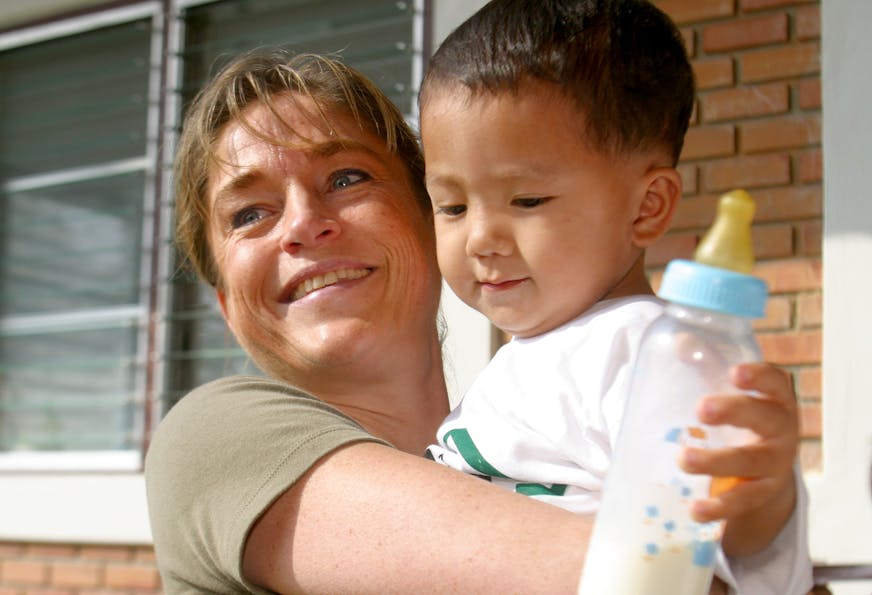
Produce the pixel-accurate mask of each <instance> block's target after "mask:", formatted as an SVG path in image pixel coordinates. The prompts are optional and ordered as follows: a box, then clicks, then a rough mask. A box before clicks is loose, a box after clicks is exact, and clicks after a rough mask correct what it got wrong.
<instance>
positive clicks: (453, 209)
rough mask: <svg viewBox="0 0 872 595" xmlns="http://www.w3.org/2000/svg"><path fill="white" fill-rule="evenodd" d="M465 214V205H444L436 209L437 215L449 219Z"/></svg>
mask: <svg viewBox="0 0 872 595" xmlns="http://www.w3.org/2000/svg"><path fill="white" fill-rule="evenodd" d="M465 212H466V205H446V206H442V207H436V214H437V215H448V216H449V217H456V216H458V215H462V214H464V213H465Z"/></svg>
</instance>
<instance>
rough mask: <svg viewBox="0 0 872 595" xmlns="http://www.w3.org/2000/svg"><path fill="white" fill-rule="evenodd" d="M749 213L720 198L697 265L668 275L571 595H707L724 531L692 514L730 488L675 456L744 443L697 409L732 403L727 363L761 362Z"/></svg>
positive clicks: (685, 264) (762, 287) (678, 264)
mask: <svg viewBox="0 0 872 595" xmlns="http://www.w3.org/2000/svg"><path fill="white" fill-rule="evenodd" d="M753 214H754V202H753V200H752V199H751V197H750V196H749V195H748V194H747V193H746V192H744V191H733V192H730V193H728V194H726V195H724V196H722V197H721V199H720V202H719V205H718V214H717V217H716V220H715V222H714V224H713V225H712V227H711V228H710V230H709V231H708V233H707V234H706V236H705V237H704V238H703V240H702V242H701V243H700V245H699V248H698V249H697V252H696V253H695V255H694V258H695V261H693V262H691V261H687V260H674V261H672V262H670V263H669V265H668V267H667V268H666V271H665V273H664V275H663V281H662V283H661V287H660V291H659V294H658V295H659V297H661V298H662V299H663V300H665V301H666V304H665V309H664V312H663V313H662V314H661V315H660V316H659V317H658V318H657V319H655V320H654V322H652V323H651V325H650V326H649V328H648V329H647V330H646V331H645V333H644V335H643V337H642V341H641V344H640V346H639V352H638V355H637V358H636V362H635V365H634V368H633V374H632V378H631V381H630V393H629V397H628V400H627V404H626V410H625V413H624V418H623V421H622V424H621V429H620V432H619V436H618V440H617V444H616V447H615V452H614V456H613V459H612V465H611V468H610V469H609V474H608V478H607V479H606V483H605V488H604V491H603V499H602V503H601V506H600V509H599V512H598V514H597V517H596V523H595V525H594V530H593V535H592V537H591V542H590V544H589V548H588V553H587V559H586V562H585V567H584V573H583V575H582V579H581V584H580V587H579V594H580V595H639V594H641V593H644V594H646V595H702V594H705V593H708V589H709V586H710V583H711V580H712V574H713V571H714V563H715V555H716V552H717V549H718V544H719V542H720V537H721V533H722V527H723V523H722V522H711V523H698V522H695V521H694V520H693V519H692V518H691V515H690V508H689V505H690V503H691V501H693V500H695V499H698V498H705V497H708V496H709V495H710V494H711V495H717V494H718V493H720V492H722V491H725V490H726V489H728V488H729V487H730V486H732V485H733V484H734V483H735V482H736V481H738V480H737V479H733V478H715V479H714V480H712V478H711V477H708V476H703V475H690V474H687V473H684V472H683V471H682V470H681V469H680V468H679V467H678V464H677V458H678V455H679V451H680V449H681V448H682V446H684V445H690V446H697V447H713V448H717V447H720V446H727V445H734V444H738V443H741V442H742V441H744V439H745V436H744V433H743V431H742V430H740V429H738V428H731V427H728V426H706V425H704V424H702V423H700V422H699V420H698V419H697V416H696V404H697V401H698V400H699V399H700V397H702V396H705V395H712V394H735V393H736V391H737V389H736V388H735V387H734V386H733V385H732V384H731V383H730V382H729V380H728V377H727V374H728V370H729V368H730V366H732V365H733V364H737V363H740V362H749V361H758V360H759V359H760V353H759V348H758V346H757V342H756V340H755V339H754V335H753V332H752V329H751V320H752V319H754V318H759V317H761V316H763V311H764V308H765V305H766V297H767V290H766V284H765V283H764V282H763V281H762V280H760V279H758V278H756V277H752V276H750V275H748V274H747V273H748V272H750V270H751V268H752V267H753V264H754V257H753V250H752V246H751V233H750V222H751V219H752V217H753Z"/></svg>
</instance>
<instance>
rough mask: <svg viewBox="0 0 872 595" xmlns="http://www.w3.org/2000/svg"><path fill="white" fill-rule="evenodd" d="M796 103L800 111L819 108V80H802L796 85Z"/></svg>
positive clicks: (817, 78) (818, 78)
mask: <svg viewBox="0 0 872 595" xmlns="http://www.w3.org/2000/svg"><path fill="white" fill-rule="evenodd" d="M796 102H797V104H798V105H799V107H800V108H801V109H805V110H812V109H818V110H819V109H820V108H821V79H820V77H816V78H813V79H803V80H801V81H799V82H798V83H796Z"/></svg>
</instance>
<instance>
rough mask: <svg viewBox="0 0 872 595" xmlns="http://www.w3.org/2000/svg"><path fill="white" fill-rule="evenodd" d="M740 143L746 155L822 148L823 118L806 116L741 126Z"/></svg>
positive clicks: (814, 115)
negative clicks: (812, 146)
mask: <svg viewBox="0 0 872 595" xmlns="http://www.w3.org/2000/svg"><path fill="white" fill-rule="evenodd" d="M739 142H740V146H741V151H742V152H743V153H759V152H761V151H773V150H778V149H793V148H799V147H805V146H808V145H816V144H820V142H821V118H820V115H818V114H804V115H796V116H794V115H790V116H783V117H779V118H773V119H769V120H755V121H753V122H746V123H743V124H741V125H740V126H739Z"/></svg>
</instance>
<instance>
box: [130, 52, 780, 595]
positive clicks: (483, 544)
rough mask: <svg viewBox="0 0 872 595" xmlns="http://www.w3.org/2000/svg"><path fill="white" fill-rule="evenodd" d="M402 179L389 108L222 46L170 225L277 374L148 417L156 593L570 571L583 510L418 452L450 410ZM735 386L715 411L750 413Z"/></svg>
mask: <svg viewBox="0 0 872 595" xmlns="http://www.w3.org/2000/svg"><path fill="white" fill-rule="evenodd" d="M422 179H423V163H422V160H421V155H420V152H419V150H418V146H417V143H416V140H415V138H414V136H413V134H412V133H411V131H410V130H409V129H408V128H407V127H406V125H405V124H404V122H403V119H402V116H401V114H399V112H398V111H397V110H396V108H394V107H393V106H392V105H391V104H390V102H389V101H388V100H387V99H386V98H384V97H383V95H382V94H381V93H380V92H379V91H378V90H377V89H375V88H374V87H373V86H372V84H371V83H370V82H369V81H367V80H366V79H365V78H364V77H362V76H361V75H359V74H357V73H355V72H354V71H351V70H350V69H348V68H346V67H344V66H342V65H341V64H338V63H336V62H333V61H331V60H328V59H324V58H319V57H316V56H301V57H298V58H293V59H291V58H288V57H287V56H286V55H283V54H266V55H264V54H256V55H251V56H248V57H245V58H242V59H240V60H237V61H236V62H234V63H233V64H232V65H230V66H229V67H228V68H227V69H225V71H223V72H222V73H221V74H220V75H219V76H218V77H217V78H216V79H215V80H214V81H213V82H212V83H211V84H210V85H209V86H208V87H207V88H206V89H205V90H204V92H203V93H202V94H201V95H200V96H199V97H198V99H197V101H196V102H195V104H194V105H193V106H192V108H191V109H190V111H189V115H188V117H187V122H186V126H185V130H184V132H183V134H182V138H181V142H180V147H179V153H178V157H177V171H176V180H177V213H178V239H179V242H180V245H181V246H182V248H183V250H184V251H185V253H186V254H187V255H188V256H189V258H190V260H191V261H192V263H193V264H194V265H195V267H196V268H197V270H198V272H199V273H200V275H201V276H202V277H203V278H204V279H205V280H206V281H207V282H209V283H210V284H211V285H213V286H214V287H215V291H216V294H217V296H218V300H219V303H220V305H221V308H222V312H223V313H224V317H225V319H226V320H227V323H228V325H229V326H230V328H231V330H232V331H233V333H234V335H235V336H236V337H237V339H238V340H239V341H240V343H241V344H242V345H243V346H244V347H245V349H246V350H247V351H248V352H249V354H250V355H251V356H252V358H253V359H254V361H255V362H256V363H257V364H258V365H259V366H260V367H261V368H262V369H263V370H264V371H266V372H267V373H268V374H269V376H270V377H271V378H273V379H275V380H265V379H257V378H230V379H224V380H220V381H217V382H216V383H212V384H209V385H206V386H204V387H201V388H200V389H197V390H195V391H193V392H192V393H191V394H190V395H188V396H187V397H185V399H183V400H182V401H181V402H180V403H179V404H178V405H176V407H175V408H174V409H173V410H172V411H171V412H170V413H169V414H168V415H167V417H166V418H165V419H164V421H163V422H162V424H161V427H160V428H159V430H158V432H157V434H156V436H155V438H154V440H153V442H152V446H151V449H150V451H149V453H148V459H147V463H146V480H147V487H148V497H149V510H150V514H151V518H152V528H153V533H154V538H155V545H156V551H157V555H158V562H159V565H160V567H161V572H162V576H163V578H164V583H165V585H164V586H165V588H166V590H167V592H168V593H182V592H203V591H212V592H234V591H236V592H238V591H251V592H258V593H262V592H270V591H277V592H324V593H344V592H398V593H416V592H446V591H454V592H475V593H486V592H494V593H504V592H542V593H559V592H574V590H575V586H576V584H577V581H578V576H579V573H580V570H581V566H582V560H583V555H584V550H585V544H586V543H587V537H588V533H589V530H590V526H591V520H590V519H588V518H584V517H580V516H576V515H572V514H569V513H567V512H565V511H563V510H560V509H558V508H556V507H551V506H548V505H545V504H542V503H539V502H536V501H534V500H532V499H527V498H524V497H521V496H517V495H515V494H512V493H509V492H507V491H503V490H500V489H497V488H494V487H492V486H490V485H489V484H488V483H486V482H483V481H480V480H478V479H475V478H471V477H468V476H464V475H462V474H459V473H456V472H454V471H452V470H450V469H447V468H444V467H442V466H439V465H434V464H432V463H430V462H428V461H426V460H425V459H423V458H421V457H420V456H418V455H419V454H420V453H422V452H423V450H424V448H425V446H426V445H428V444H429V443H430V442H431V441H432V438H433V436H434V432H435V429H436V427H437V425H438V424H439V422H440V421H441V420H442V418H443V417H444V416H445V415H446V414H447V412H448V400H447V396H446V390H445V383H444V379H443V375H442V360H441V347H440V341H439V331H438V326H437V323H436V316H437V309H438V297H439V291H440V278H439V274H438V270H437V268H436V262H435V256H434V254H435V253H434V240H433V231H432V226H431V211H430V206H429V201H428V199H427V196H426V193H425V191H424V187H423V183H422ZM747 372H748V380H747V382H746V383H745V384H743V386H742V388H754V389H756V390H760V391H763V392H767V393H770V394H772V395H774V396H775V397H777V398H778V399H780V401H782V402H783V403H784V406H783V408H782V411H781V412H780V413H779V414H778V415H777V416H776V418H777V419H775V420H773V422H772V423H777V424H779V430H780V431H779V432H777V434H778V439H776V440H773V441H772V443H771V444H769V445H768V446H767V452H766V453H765V454H766V455H768V458H767V461H768V462H767V463H766V465H768V467H767V469H766V474H768V475H771V476H773V477H774V476H778V475H779V474H780V475H782V476H783V474H784V469H785V468H788V469H789V467H790V465H791V463H792V460H793V457H794V454H795V449H796V443H797V437H796V430H795V427H796V419H797V417H796V410H795V407H794V406H793V405H792V394H791V392H790V390H789V386H788V384H787V382H786V380H785V377H784V376H783V375H781V374H780V373H779V372H778V371H777V370H775V369H773V368H769V367H766V366H752V367H749V368H748V370H747ZM307 393H308V394H307ZM310 394H311V395H317V397H318V398H317V399H316V398H314V397H312V396H309V395H310ZM742 403H743V405H742V406H741V407H740V410H738V411H732V412H730V413H728V414H727V416H728V419H730V420H741V419H746V418H749V417H752V416H754V414H755V413H757V412H756V411H753V410H750V409H749V408H753V404H748V403H745V402H744V401H742ZM740 458H741V457H740V456H739V454H738V453H737V456H736V457H735V459H736V460H737V461H739V460H740ZM702 470H705V469H702ZM782 487H790V486H782ZM724 505H725V506H726V507H727V508H726V511H725V512H726V516H727V517H733V516H738V515H739V514H741V512H743V509H744V508H747V506H749V505H747V504H745V503H742V502H729V501H725V502H724Z"/></svg>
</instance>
